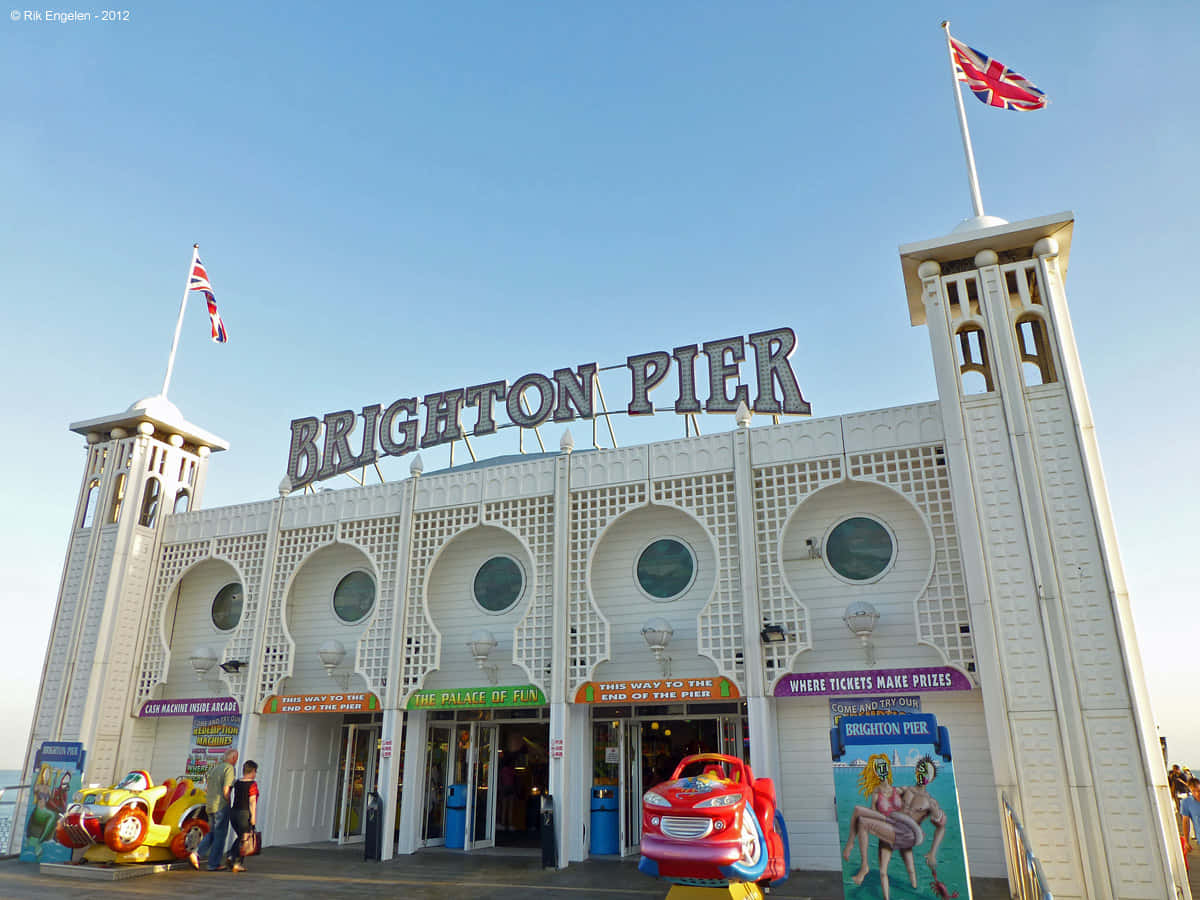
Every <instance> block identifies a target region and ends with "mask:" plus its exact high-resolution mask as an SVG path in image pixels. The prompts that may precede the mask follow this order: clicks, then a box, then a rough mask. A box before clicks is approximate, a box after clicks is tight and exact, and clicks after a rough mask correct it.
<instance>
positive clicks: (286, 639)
mask: <svg viewBox="0 0 1200 900" xmlns="http://www.w3.org/2000/svg"><path fill="white" fill-rule="evenodd" d="M336 530H337V526H336V525H332V524H330V525H316V526H313V527H309V528H293V529H287V530H281V531H280V532H279V547H278V549H277V550H276V551H275V571H274V572H273V573H272V576H271V595H270V598H269V599H268V601H267V616H266V620H265V621H264V622H263V657H262V678H261V679H260V680H259V682H258V701H257V703H255V706H256V707H259V706H261V705H262V703H263V702H264V701H265V700H266V699H267V697H269V696H270V695H271V694H273V693H275V691H276V690H277V689H278V687H279V682H281V681H282V680H283V679H284V678H287V677H288V676H289V675H291V674H292V657H293V655H294V654H295V651H296V642H295V641H294V640H292V636H291V635H290V634H288V632H287V626H286V624H285V623H284V621H283V604H284V599H285V592H286V591H287V585H288V580H289V579H290V578H291V577H292V574H293V573H294V572H295V571H296V569H297V567H298V566H299V565H300V563H301V562H303V561H304V560H305V559H306V558H307V557H308V556H309V555H310V554H311V553H313V552H314V551H315V550H317V548H319V547H323V546H324V545H325V544H328V543H330V542H332V541H333V538H334V535H335V534H336Z"/></svg>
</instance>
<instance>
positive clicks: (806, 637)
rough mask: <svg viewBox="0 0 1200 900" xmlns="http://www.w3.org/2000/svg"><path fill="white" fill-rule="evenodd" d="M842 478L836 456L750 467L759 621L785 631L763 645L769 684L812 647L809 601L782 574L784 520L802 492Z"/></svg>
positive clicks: (804, 492) (840, 462)
mask: <svg viewBox="0 0 1200 900" xmlns="http://www.w3.org/2000/svg"><path fill="white" fill-rule="evenodd" d="M841 480H842V458H841V457H840V456H831V457H826V458H824V459H813V460H808V461H806V462H797V463H783V464H781V465H777V466H764V467H763V468H761V469H755V470H754V508H755V516H754V521H755V527H756V529H757V534H756V535H755V546H756V547H757V548H758V550H757V552H758V602H759V609H760V611H761V614H762V624H763V625H768V624H770V625H781V626H783V632H784V639H783V640H782V641H778V642H776V643H773V644H764V645H763V650H762V652H763V665H764V667H765V668H766V674H767V681H768V685H767V686H768V687H769V686H770V684H769V682H773V681H774V680H775V678H776V677H777V676H778V675H780V674H781V673H783V672H786V671H787V670H788V669H789V668H790V666H791V661H792V659H793V658H794V657H795V656H796V654H797V653H799V652H800V651H802V650H810V649H812V632H811V631H810V630H809V623H808V607H807V606H806V605H805V604H804V603H801V602H800V601H799V600H798V599H797V598H796V597H795V596H793V594H792V592H791V591H790V590H789V589H788V586H787V581H786V580H785V578H784V576H783V565H782V563H781V561H780V557H779V541H780V539H781V538H782V532H783V525H784V523H785V522H786V521H787V519H788V516H789V515H791V513H792V511H793V510H795V508H796V507H797V506H799V505H800V503H801V502H802V501H803V500H804V498H805V497H807V496H808V495H809V494H811V493H812V492H813V491H816V490H819V489H820V488H823V487H825V486H826V485H828V484H833V483H834V482H837V481H841ZM755 630H756V631H757V629H755Z"/></svg>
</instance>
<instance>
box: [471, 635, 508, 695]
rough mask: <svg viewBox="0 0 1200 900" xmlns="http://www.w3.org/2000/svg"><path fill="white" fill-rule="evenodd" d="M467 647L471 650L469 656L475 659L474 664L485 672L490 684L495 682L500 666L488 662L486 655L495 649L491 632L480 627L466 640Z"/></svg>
mask: <svg viewBox="0 0 1200 900" xmlns="http://www.w3.org/2000/svg"><path fill="white" fill-rule="evenodd" d="M467 649H469V650H470V651H471V657H472V658H473V659H474V660H475V665H477V666H479V668H480V669H481V670H482V671H484V672H486V673H487V677H488V680H489V681H491V683H492V684H495V683H496V681H497V678H498V673H499V671H500V667H499V666H497V665H495V664H494V663H492V664H489V663H488V657H489V656H490V655H491V653H492V651H493V650H494V649H496V639H495V638H494V637H492V633H491V632H490V631H488V630H487V629H486V628H480V629H479V630H478V631H476V632H474V633H473V634H472V635H471V640H469V641H467Z"/></svg>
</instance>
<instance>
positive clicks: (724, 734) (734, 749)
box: [718, 716, 750, 762]
mask: <svg viewBox="0 0 1200 900" xmlns="http://www.w3.org/2000/svg"><path fill="white" fill-rule="evenodd" d="M720 726H721V727H720V735H721V736H720V743H721V749H720V751H718V752H720V753H724V754H725V755H726V756H736V757H737V758H738V759H740V760H742V762H749V761H750V757H749V755H748V754H747V753H746V742H745V740H744V739H743V736H744V730H743V725H742V717H741V716H721V718H720Z"/></svg>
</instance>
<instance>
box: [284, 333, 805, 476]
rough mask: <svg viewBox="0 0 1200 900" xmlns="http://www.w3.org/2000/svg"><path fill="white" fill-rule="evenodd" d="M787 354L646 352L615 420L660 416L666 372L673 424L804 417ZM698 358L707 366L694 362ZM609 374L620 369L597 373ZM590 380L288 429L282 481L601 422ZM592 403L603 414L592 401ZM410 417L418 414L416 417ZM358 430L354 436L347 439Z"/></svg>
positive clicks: (783, 336) (757, 338)
mask: <svg viewBox="0 0 1200 900" xmlns="http://www.w3.org/2000/svg"><path fill="white" fill-rule="evenodd" d="M747 344H749V345H750V347H749V349H750V351H751V354H750V355H752V356H753V358H754V383H755V394H754V397H753V398H751V396H750V386H749V385H748V384H745V383H743V381H742V374H741V366H742V363H744V362H747V355H748V354H747V346H746V345H747ZM795 349H796V334H795V332H794V331H792V329H790V328H776V329H773V330H771V331H761V332H758V333H757V334H752V335H750V336H749V337H747V338H742V337H734V338H724V339H722V340H717V341H707V342H705V343H703V344H699V345H697V344H689V345H686V346H683V347H676V348H675V349H674V350H673V351H671V352H670V353H668V352H667V351H665V350H655V351H652V352H650V353H640V354H637V355H636V356H630V357H628V358H627V359H626V360H625V366H624V368H627V369H628V370H629V377H630V391H629V396H630V400H629V403H628V404H627V405H626V407H625V410H624V411H625V412H627V413H628V414H629V415H631V416H648V415H653V414H654V413H655V412H656V411H660V410H661V407H658V408H656V407H655V405H654V404H653V403H652V402H651V400H650V392H651V391H652V390H653V389H654V388H656V387H658V386H660V385H661V384H662V383H663V382H665V381H667V380H668V376H669V375H670V374H671V372H672V370H674V372H675V378H674V379H672V380H673V382H674V384H675V386H676V390H675V403H674V407H673V409H674V412H676V413H677V414H680V415H694V414H697V413H702V412H703V413H732V412H736V411H737V408H738V406H739V405H740V404H743V403H744V404H745V405H746V407H747V408H748V409H752V410H753V411H754V412H756V413H763V414H770V415H808V414H809V413H810V412H811V411H812V410H811V407H810V406H809V404H808V403H807V402H806V401H805V399H804V396H803V395H802V394H801V393H800V385H799V384H798V383H797V381H796V375H795V373H794V372H793V371H792V366H791V362H790V360H789V358H790V356H791V354H792V351H793V350H795ZM700 356H703V357H704V359H705V360H706V361H707V365H705V364H703V363H700V362H698V360H697V357H700ZM609 368H622V367H621V366H605V367H604V369H609ZM599 371H602V370H601V369H600V367H598V366H597V365H596V363H594V362H593V363H583V364H582V365H578V366H576V367H575V368H574V369H570V368H564V369H555V370H554V374H553V375H543V374H540V373H538V372H531V373H529V374H526V375H522V376H521V377H519V378H518V379H517V380H516V381H514V382H512V383H511V384H509V382H508V381H507V380H497V381H489V382H487V383H485V384H476V385H471V386H470V387H455V388H447V389H445V390H441V391H436V392H434V393H431V394H425V395H424V396H423V397H422V398H421V399H420V401H419V402H418V398H417V397H400V398H399V399H397V400H393V401H392V402H391V403H389V404H388V405H387V406H386V407H385V406H384V405H383V404H382V403H375V404H372V405H370V406H365V407H363V409H362V412H361V413H355V412H354V411H353V410H351V409H344V410H339V411H338V412H331V413H326V414H325V415H324V416H323V417H322V418H317V417H316V416H307V417H305V418H301V419H293V420H292V441H291V447H290V448H289V450H288V465H287V477H288V478H289V479H290V481H291V485H292V488H293V489H296V488H301V487H304V486H305V485H307V484H310V483H312V482H313V481H323V480H324V479H326V478H332V477H333V476H335V475H340V474H342V473H345V472H350V471H353V470H355V469H361V468H363V467H365V466H369V465H372V464H374V463H375V462H376V461H377V460H379V459H380V458H381V457H385V456H403V455H405V454H406V453H411V452H412V451H414V450H416V449H418V448H424V447H435V446H437V445H439V444H448V443H452V442H453V441H458V440H463V439H464V438H467V437H482V436H484V435H489V434H494V433H495V432H496V431H497V430H498V429H499V428H504V427H508V425H515V426H517V427H519V428H537V427H538V426H539V425H542V424H544V423H545V422H547V421H550V420H553V421H555V422H570V421H572V420H574V419H595V418H596V417H597V416H607V415H609V414H610V411H609V410H606V409H601V410H600V411H597V409H596V405H595V402H594V401H595V397H596V394H597V390H596V383H597V372H599ZM698 375H699V376H701V377H704V378H705V380H707V383H708V397H707V399H706V400H705V401H704V402H703V404H701V399H700V389H699V387H698ZM730 382H733V384H732V385H731V384H730ZM776 389H778V394H777V393H776ZM600 400H601V404H603V402H604V397H603V394H602V393H601V394H600ZM419 407H424V410H425V411H424V413H423V414H421V413H419V411H418V410H419ZM464 411H466V413H467V415H468V416H473V417H474V420H475V422H474V426H473V427H472V428H471V430H470V431H469V432H468V431H467V430H466V429H464V428H463V425H462V422H461V417H462V414H463V412H464ZM500 413H503V414H504V415H505V416H507V418H508V423H507V424H497V421H496V417H497V415H498V414H500ZM360 421H361V423H362V436H361V437H355V435H354V433H355V431H356V430H357V429H358V426H359V422H360ZM468 421H469V420H468ZM322 430H323V431H324V435H323V437H322Z"/></svg>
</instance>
